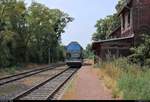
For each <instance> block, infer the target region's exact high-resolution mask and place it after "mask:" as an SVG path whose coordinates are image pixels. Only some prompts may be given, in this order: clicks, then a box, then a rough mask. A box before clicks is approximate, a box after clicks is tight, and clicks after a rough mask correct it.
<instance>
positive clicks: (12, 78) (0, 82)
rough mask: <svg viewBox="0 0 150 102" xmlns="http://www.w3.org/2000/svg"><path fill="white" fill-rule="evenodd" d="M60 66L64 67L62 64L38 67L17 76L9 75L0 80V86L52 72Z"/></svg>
mask: <svg viewBox="0 0 150 102" xmlns="http://www.w3.org/2000/svg"><path fill="white" fill-rule="evenodd" d="M62 65H64V64H63V63H61V64H52V65H49V66H46V67H40V68H38V69H33V70H30V71H26V72H23V73H19V74H15V75H10V76H7V77H3V78H0V86H2V85H5V84H7V83H10V82H13V81H17V80H20V79H23V78H26V77H29V76H32V75H35V74H38V73H41V72H44V71H48V70H52V69H54V68H56V67H59V66H62Z"/></svg>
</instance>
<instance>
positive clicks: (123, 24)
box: [122, 14, 125, 29]
mask: <svg viewBox="0 0 150 102" xmlns="http://www.w3.org/2000/svg"><path fill="white" fill-rule="evenodd" d="M122 27H123V29H124V28H125V15H124V14H123V15H122Z"/></svg>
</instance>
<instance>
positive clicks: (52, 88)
mask: <svg viewBox="0 0 150 102" xmlns="http://www.w3.org/2000/svg"><path fill="white" fill-rule="evenodd" d="M77 70H78V69H74V68H68V69H66V70H64V71H62V72H60V73H59V74H57V75H55V76H53V77H51V78H49V79H48V80H46V81H44V82H42V83H40V84H39V85H37V86H35V87H33V88H31V89H29V90H27V91H25V92H22V93H21V94H19V95H17V96H15V97H14V98H13V100H51V99H52V98H53V95H54V94H55V93H57V91H58V90H59V89H60V88H61V87H62V86H63V85H64V84H65V83H66V82H67V81H68V80H69V79H70V78H71V76H72V75H73V74H74V73H75V72H76V71H77Z"/></svg>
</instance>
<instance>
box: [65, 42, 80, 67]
mask: <svg viewBox="0 0 150 102" xmlns="http://www.w3.org/2000/svg"><path fill="white" fill-rule="evenodd" d="M65 62H66V64H67V65H68V66H69V67H75V68H80V67H81V66H82V63H83V48H82V47H81V45H80V44H79V43H78V42H71V43H69V44H68V46H66V59H65Z"/></svg>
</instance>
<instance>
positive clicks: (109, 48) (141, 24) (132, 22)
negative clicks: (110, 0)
mask: <svg viewBox="0 0 150 102" xmlns="http://www.w3.org/2000/svg"><path fill="white" fill-rule="evenodd" d="M118 16H119V17H120V20H121V26H119V27H118V28H116V29H115V30H114V31H113V32H112V33H111V34H110V35H109V38H111V39H107V40H100V41H95V42H93V43H92V50H93V52H94V54H95V55H96V58H97V59H102V60H104V59H106V57H107V56H108V55H113V56H114V55H115V56H117V57H119V56H128V55H129V54H130V48H131V47H133V46H136V45H137V44H138V43H140V38H141V37H142V36H141V35H142V34H145V33H148V32H150V0H126V3H125V5H124V7H123V8H122V9H121V10H120V12H119V13H118Z"/></svg>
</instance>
